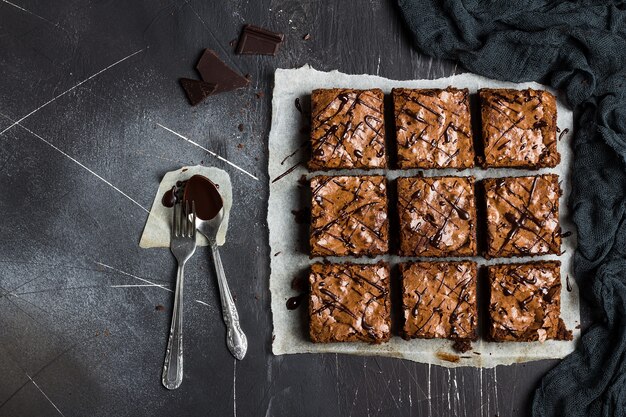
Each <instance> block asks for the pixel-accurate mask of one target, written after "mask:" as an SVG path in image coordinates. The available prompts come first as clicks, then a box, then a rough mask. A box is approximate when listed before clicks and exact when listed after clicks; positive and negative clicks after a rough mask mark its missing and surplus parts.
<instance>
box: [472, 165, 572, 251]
mask: <svg viewBox="0 0 626 417" xmlns="http://www.w3.org/2000/svg"><path fill="white" fill-rule="evenodd" d="M483 187H484V189H485V198H486V211H487V251H486V254H485V255H486V256H487V257H488V258H499V257H511V256H535V255H546V254H557V255H558V254H560V253H561V226H560V224H559V197H560V195H561V189H560V186H559V178H558V176H557V175H555V174H545V175H537V176H531V177H506V178H488V179H485V180H483Z"/></svg>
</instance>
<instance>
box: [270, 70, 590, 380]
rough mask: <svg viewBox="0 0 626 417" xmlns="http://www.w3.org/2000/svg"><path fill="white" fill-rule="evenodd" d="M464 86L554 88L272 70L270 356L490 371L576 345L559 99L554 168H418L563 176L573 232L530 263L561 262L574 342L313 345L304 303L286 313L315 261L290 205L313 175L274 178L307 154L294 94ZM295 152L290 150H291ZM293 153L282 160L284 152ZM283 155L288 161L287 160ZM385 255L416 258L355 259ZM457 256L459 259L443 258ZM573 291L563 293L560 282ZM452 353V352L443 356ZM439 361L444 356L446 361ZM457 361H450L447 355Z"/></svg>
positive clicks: (565, 116) (565, 141)
mask: <svg viewBox="0 0 626 417" xmlns="http://www.w3.org/2000/svg"><path fill="white" fill-rule="evenodd" d="M448 86H453V87H457V88H468V89H469V90H470V92H471V93H475V92H476V91H477V89H479V88H483V87H491V88H516V89H523V88H529V87H530V88H535V89H543V90H548V91H551V92H552V93H553V94H554V93H555V91H553V90H552V89H550V88H549V87H546V86H544V85H541V84H537V83H521V84H514V83H508V82H501V81H495V80H490V79H487V78H484V77H480V76H477V75H473V74H462V75H456V76H452V77H448V78H440V79H437V80H412V81H395V80H389V79H386V78H382V77H378V76H372V75H347V74H342V73H340V72H337V71H332V72H320V71H317V70H315V69H313V68H310V67H309V66H305V67H302V68H299V69H287V70H283V69H278V70H276V74H275V85H274V95H273V100H272V126H271V131H270V136H269V179H270V196H269V205H268V216H267V220H268V225H269V240H270V247H271V275H270V291H271V295H272V317H273V324H274V341H273V343H272V351H273V352H274V354H276V355H282V354H288V353H322V352H332V353H348V354H358V355H379V356H390V357H397V358H403V359H408V360H412V361H415V362H423V363H431V364H438V365H442V366H448V367H457V366H476V367H485V368H490V367H494V366H497V365H507V364H511V363H517V362H528V361H533V360H539V359H548V358H562V357H564V356H566V355H567V354H569V353H570V352H572V351H573V350H574V346H575V343H576V340H577V338H578V337H579V336H580V330H578V329H577V328H576V327H577V326H578V325H579V323H580V311H579V295H578V288H577V287H576V283H575V280H574V279H573V275H572V255H573V253H574V250H575V247H576V235H575V228H574V226H573V224H572V223H571V222H570V221H569V220H568V217H569V216H568V207H567V204H566V200H567V196H568V195H569V192H570V178H569V172H570V163H571V159H572V151H571V149H570V146H569V143H570V136H571V131H572V111H571V110H569V109H568V108H567V107H565V106H564V105H563V103H562V102H560V101H557V110H558V120H557V123H558V126H559V128H560V129H561V130H563V129H565V128H568V129H569V133H568V134H564V135H563V137H562V140H560V141H559V143H558V150H559V152H560V153H561V164H560V165H559V166H558V167H557V168H556V169H541V170H539V171H526V170H510V169H497V170H494V169H490V170H483V169H479V168H478V169H467V170H463V171H458V170H456V169H455V170H423V171H422V172H423V173H424V175H425V176H434V175H456V176H459V175H474V176H475V177H476V178H477V180H480V179H481V178H485V177H496V176H497V177H504V176H522V175H537V174H541V173H548V172H553V173H557V174H559V176H560V179H561V180H562V185H561V186H562V189H563V191H564V193H563V197H561V201H560V216H561V226H562V229H563V231H564V232H566V231H571V232H572V236H570V237H568V238H564V239H563V244H562V250H564V251H565V253H564V254H563V255H561V256H539V257H533V258H532V259H533V260H540V259H559V260H560V261H561V263H562V265H561V282H562V291H561V313H562V317H563V320H564V321H565V324H566V326H567V328H568V329H571V330H572V331H573V332H574V341H571V342H565V341H546V342H544V343H540V342H532V343H528V342H527V343H515V342H512V343H493V342H487V341H485V340H482V339H481V340H478V341H477V342H474V343H472V346H473V348H472V350H471V351H469V352H467V353H465V354H459V353H458V352H455V351H454V350H452V347H451V346H452V342H450V341H448V340H435V339H431V340H421V339H413V340H410V341H406V340H403V339H402V338H400V337H398V336H395V335H394V337H392V339H391V341H389V342H388V343H384V344H381V345H369V344H366V343H330V344H314V343H311V342H309V340H308V335H307V332H308V329H307V322H306V314H307V306H306V302H304V303H303V304H302V306H301V307H300V308H299V309H297V310H293V311H291V310H287V308H286V306H285V303H286V300H287V299H288V298H290V297H293V296H295V295H298V292H297V291H295V290H293V289H292V288H291V283H292V280H293V279H294V278H295V277H297V276H306V275H307V272H308V267H309V265H310V264H311V263H313V262H315V261H319V260H320V258H317V259H309V256H308V243H307V239H308V226H307V225H301V224H297V223H296V222H295V221H294V216H293V214H292V213H291V211H292V210H300V209H302V208H303V207H307V206H309V207H310V203H309V202H308V201H306V198H307V197H306V196H307V192H306V190H305V189H304V188H303V186H302V185H301V184H299V182H298V180H299V179H300V177H301V176H302V175H306V177H307V178H310V177H312V176H314V175H315V173H309V172H308V170H307V169H306V168H305V166H304V165H299V166H296V168H294V169H293V171H291V172H290V173H289V174H287V175H286V176H284V177H283V178H281V179H279V180H277V181H275V182H272V181H273V180H275V179H276V178H277V177H279V176H281V175H282V174H284V173H285V172H286V171H288V170H289V169H290V168H291V167H293V166H294V165H296V164H297V163H298V162H304V160H305V158H306V157H307V156H306V155H305V152H304V151H303V148H302V144H303V143H306V140H307V139H308V130H306V129H304V130H303V132H300V130H301V129H302V128H303V127H304V126H307V125H308V114H307V113H306V111H305V112H304V115H303V114H300V112H299V111H298V110H297V109H296V106H295V105H294V101H295V99H296V98H298V99H299V100H300V101H301V102H302V103H303V107H305V108H307V109H308V107H309V106H308V103H309V102H310V94H311V91H312V90H314V89H316V88H334V87H344V88H357V89H368V88H381V89H382V90H383V91H385V93H387V94H388V93H390V92H391V89H392V88H394V87H405V88H446V87H448ZM294 152H295V153H294ZM292 153H294V154H293V156H291V157H288V156H289V155H290V154H292ZM285 158H287V159H285ZM417 172H418V170H404V171H399V170H372V171H368V173H369V174H385V175H386V176H387V177H388V178H389V179H394V178H397V177H398V176H407V175H416V174H417ZM359 173H363V171H359V170H350V171H337V172H333V175H341V174H359ZM378 259H385V260H387V261H389V262H390V263H392V264H395V263H398V262H400V261H406V260H412V259H415V258H406V257H405V258H400V257H397V256H383V257H378V258H376V259H374V260H367V259H363V258H362V259H359V260H358V262H376V260H378ZM445 259H449V260H452V259H459V258H445ZM472 259H474V260H475V261H476V262H478V264H479V266H480V265H489V264H494V263H505V262H524V261H528V260H530V259H531V258H515V259H492V260H490V261H487V260H485V259H483V258H481V257H475V258H472ZM329 260H331V261H333V262H334V261H339V262H341V261H347V260H354V258H329ZM568 275H569V277H570V278H569V283H570V284H571V287H572V290H571V291H567V289H566V287H567V285H566V282H567V278H566V277H567V276H568ZM447 354H452V356H446V355H447ZM444 358H445V359H444ZM457 358H458V361H456V362H451V361H450V359H454V360H456V359H457Z"/></svg>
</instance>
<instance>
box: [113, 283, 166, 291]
mask: <svg viewBox="0 0 626 417" xmlns="http://www.w3.org/2000/svg"><path fill="white" fill-rule="evenodd" d="M110 287H111V288H137V287H160V288H163V287H161V286H160V285H157V284H127V285H110ZM165 289H166V290H168V291H169V292H172V290H170V289H169V288H165Z"/></svg>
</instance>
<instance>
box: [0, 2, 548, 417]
mask: <svg viewBox="0 0 626 417" xmlns="http://www.w3.org/2000/svg"><path fill="white" fill-rule="evenodd" d="M244 23H255V24H258V25H262V26H265V27H268V28H271V29H274V30H278V31H282V32H284V33H285V34H286V41H285V43H284V44H283V45H282V47H281V50H280V52H279V54H278V56H276V57H256V56H236V55H234V53H233V48H232V47H231V46H230V45H229V42H230V41H231V40H233V39H235V38H236V37H237V36H238V33H239V29H240V28H241V26H242V24H244ZM307 33H310V35H311V37H310V39H309V40H303V39H302V38H303V36H304V35H305V34H307ZM206 47H209V48H212V49H214V50H216V51H217V52H218V53H219V54H220V55H221V56H222V57H223V59H224V60H225V61H226V62H227V63H228V64H229V65H231V66H232V67H233V68H235V69H237V70H238V71H240V72H241V73H242V74H250V76H251V77H252V83H251V86H250V87H249V88H247V89H243V90H239V91H236V92H232V93H227V94H222V95H218V96H215V97H211V98H210V99H209V100H207V102H206V103H204V104H202V105H200V106H198V107H197V108H191V107H190V106H189V105H188V104H187V102H186V100H185V97H184V95H183V93H182V91H181V89H180V87H179V85H178V83H177V79H178V78H179V77H192V78H197V77H198V75H197V74H195V71H194V69H193V67H194V65H195V61H196V59H197V57H198V56H199V53H200V52H201V50H202V49H203V48H206ZM306 63H309V64H311V65H313V66H314V67H316V68H318V69H322V70H333V69H339V70H341V71H343V72H347V73H373V74H380V75H382V76H385V77H390V78H397V79H411V78H437V77H442V76H448V75H451V74H454V73H456V72H460V71H461V68H457V66H456V65H455V64H454V63H452V62H442V61H439V60H436V59H431V58H428V57H425V56H422V55H420V54H418V53H417V52H415V51H414V50H413V49H412V46H411V43H410V38H409V34H408V32H407V31H406V29H405V28H404V27H403V26H402V23H401V20H400V18H399V14H398V11H397V10H396V8H395V6H394V4H393V3H392V2H385V1H382V0H381V1H369V2H366V1H364V0H350V1H347V0H334V1H317V2H309V1H305V2H298V1H292V0H274V1H267V0H265V1H243V0H237V1H227V0H222V1H201V0H177V1H169V0H168V1H163V0H153V1H147V0H142V1H139V0H137V1H125V0H117V1H115V0H109V1H105V0H91V1H90V0H82V1H75V0H74V1H72V0H65V1H54V2H52V1H49V0H10V1H9V0H0V132H2V133H0V193H1V197H0V242H1V243H0V375H1V376H0V416H3V417H4V416H10V417H13V416H16V417H29V416H56V415H60V416H66V417H70V416H172V415H175V416H200V415H207V416H208V415H210V416H231V415H240V416H263V415H265V416H319V415H324V416H349V415H354V416H365V415H367V416H375V415H394V416H409V415H411V416H414V415H420V416H461V415H463V416H495V415H498V416H518V415H526V414H528V404H529V400H530V398H531V395H532V391H533V389H534V387H535V385H536V384H537V382H538V380H539V379H540V378H541V376H542V375H544V374H545V372H546V371H547V370H549V369H550V368H551V367H552V366H554V364H555V361H544V362H539V363H532V364H525V365H515V366H508V367H498V368H495V369H485V370H478V369H469V368H463V369H453V370H449V369H445V368H440V367H436V366H433V367H430V366H427V365H422V364H415V363H412V362H407V361H402V360H395V359H385V358H364V357H352V356H343V355H295V356H283V357H276V356H273V355H272V354H271V349H270V343H271V334H272V323H271V314H270V309H269V302H270V300H269V290H268V276H269V256H270V255H269V253H268V245H267V241H268V237H267V233H268V232H267V226H266V221H265V216H266V210H267V203H266V201H267V195H268V186H267V182H268V178H267V172H266V166H267V147H266V143H267V135H268V130H269V124H270V117H271V114H270V113H271V86H272V77H273V71H274V69H275V68H277V67H283V68H291V67H298V66H301V65H303V64H306ZM257 92H263V93H264V96H263V97H261V98H258V97H257V95H256V93H257ZM157 123H158V124H161V125H163V126H166V127H168V128H170V129H172V130H174V131H176V132H179V133H181V134H182V135H184V136H186V137H188V138H190V139H192V140H195V141H196V142H198V143H199V144H201V145H202V146H204V147H206V148H208V149H210V150H212V151H214V152H217V153H218V154H220V155H221V156H223V157H225V158H226V159H229V160H231V161H233V162H234V163H236V164H238V165H239V166H241V167H242V168H244V169H246V170H248V171H250V172H252V173H253V174H254V175H256V176H257V177H258V178H259V180H258V181H256V180H254V179H253V178H251V177H249V176H246V175H245V174H242V173H241V172H239V171H236V170H234V169H233V168H231V167H230V166H228V165H226V164H224V163H223V162H221V161H219V160H217V159H215V158H214V157H212V156H210V155H209V154H207V153H205V152H204V151H202V150H201V149H198V148H196V147H194V146H192V145H190V144H189V143H187V142H185V141H183V140H181V139H179V138H177V137H176V136H175V135H173V134H172V133H170V132H168V131H166V130H165V129H163V128H161V127H159V126H158V125H157ZM240 124H243V128H244V130H243V131H242V132H241V131H239V129H238V125H240ZM200 163H202V164H204V165H214V166H217V167H220V168H223V169H226V170H227V171H229V172H230V174H231V178H232V182H233V189H234V199H235V205H234V208H233V211H232V212H231V228H230V231H229V239H228V243H227V245H226V246H225V247H224V248H223V250H222V256H223V260H224V263H225V267H226V272H227V275H228V277H229V280H230V285H231V288H232V290H233V293H234V294H235V296H236V299H237V305H238V308H239V312H240V315H241V321H242V326H243V328H244V329H245V330H246V332H247V334H248V338H249V342H250V347H249V350H248V355H247V357H246V358H245V360H243V361H242V362H236V361H235V360H234V359H233V358H232V357H231V356H230V354H229V353H228V351H227V349H226V347H225V343H224V326H223V323H222V320H221V317H220V311H219V299H218V295H217V290H216V282H215V277H214V275H213V272H212V269H211V265H210V264H209V259H208V252H207V250H206V248H201V249H199V250H198V251H197V252H196V255H195V256H194V258H193V259H192V261H191V262H190V263H189V264H188V266H187V269H186V271H187V280H186V290H185V292H186V294H185V299H186V303H185V378H184V381H183V385H182V386H181V388H180V389H178V390H176V391H167V390H166V389H164V388H163V387H162V386H161V382H160V375H161V366H162V363H163V357H164V351H165V344H166V338H167V333H168V330H169V323H170V315H171V304H172V302H173V296H172V294H171V293H170V292H168V291H167V290H165V289H168V288H173V285H174V283H173V279H174V276H175V269H174V268H175V261H174V259H173V257H172V256H171V255H170V253H169V250H167V249H153V250H145V249H140V248H139V246H138V240H139V236H140V233H141V230H142V228H143V226H144V223H145V221H146V217H147V212H146V210H148V209H149V208H150V205H151V203H152V200H153V198H154V193H155V190H156V188H157V185H158V182H159V180H160V178H161V176H162V175H163V174H164V173H165V172H166V171H168V170H172V169H175V168H178V167H180V166H181V165H185V164H200ZM285 221H292V219H285ZM150 283H152V284H150ZM153 284H158V285H160V286H162V287H158V286H155V285H153ZM164 288H165V289H164ZM195 300H199V302H195ZM157 306H164V310H162V311H159V310H158V309H157V308H156V307H157Z"/></svg>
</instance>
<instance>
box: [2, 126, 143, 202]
mask: <svg viewBox="0 0 626 417" xmlns="http://www.w3.org/2000/svg"><path fill="white" fill-rule="evenodd" d="M2 116H4V117H5V118H7V119H9V118H8V117H7V116H5V115H4V114H3V115H2ZM9 120H11V119H9ZM16 123H17V122H16ZM17 126H19V127H21V128H22V129H24V130H25V131H27V132H28V133H30V134H31V135H33V136H35V137H36V138H37V139H39V140H41V141H42V142H43V143H45V144H46V145H48V146H50V147H51V148H52V149H54V150H55V151H57V152H59V153H60V154H62V155H63V156H65V157H66V158H68V159H69V160H70V161H72V162H74V163H75V164H77V165H78V166H80V167H81V168H83V169H84V170H86V171H87V172H89V173H90V174H91V175H93V176H94V177H96V178H98V179H99V180H100V181H102V182H104V183H105V184H106V185H108V186H109V187H111V188H113V189H114V190H115V191H117V192H118V193H119V194H121V195H122V196H124V197H126V198H127V199H128V200H129V201H130V202H132V203H133V204H135V205H136V206H137V207H139V208H140V209H142V210H143V211H145V212H146V213H150V210H148V209H147V208H145V207H144V206H142V205H141V204H139V203H138V202H137V201H136V200H135V199H133V198H132V197H131V196H129V195H128V194H126V193H125V192H124V191H122V190H120V189H119V188H117V187H116V186H115V185H113V184H111V182H109V181H108V180H106V179H104V178H103V177H101V176H100V175H98V174H97V173H96V172H95V171H93V170H91V169H90V168H88V167H87V166H85V165H84V164H83V163H81V162H80V161H78V160H77V159H76V158H73V157H72V156H70V155H68V154H67V153H65V152H64V151H62V150H61V149H59V148H58V147H56V146H55V145H54V144H52V143H51V142H49V141H48V140H46V139H44V138H42V137H41V136H39V135H38V134H37V133H35V132H33V131H32V130H30V129H29V128H27V127H25V126H23V125H21V124H19V123H17ZM0 134H1V133H0Z"/></svg>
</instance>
